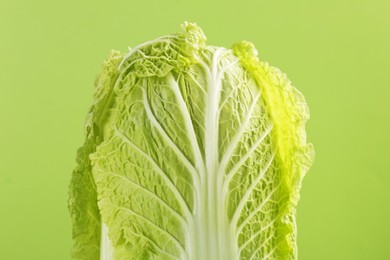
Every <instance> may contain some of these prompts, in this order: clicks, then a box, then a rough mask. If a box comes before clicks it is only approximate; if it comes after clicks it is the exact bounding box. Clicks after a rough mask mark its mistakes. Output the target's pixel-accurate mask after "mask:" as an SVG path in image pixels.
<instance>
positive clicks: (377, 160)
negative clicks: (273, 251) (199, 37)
mask: <svg viewBox="0 0 390 260" xmlns="http://www.w3.org/2000/svg"><path fill="white" fill-rule="evenodd" d="M389 11H390V2H389V1H386V0H382V1H380V0H364V1H363V0H344V1H342V0H337V1H336V0H327V1H312V0H294V1H291V0H285V1H277V0H239V1H222V0H219V1H206V0H202V1H186V0H169V1H162V0H158V1H157V0H154V1H142V2H141V1H130V0H127V1H92V0H91V1H80V0H78V1H75V0H70V1H49V0H46V1H43V0H40V1H27V0H25V1H20V0H12V1H11V0H1V1H0V53H1V54H0V259H3V260H14V259H17V260H45V259H48V260H52V259H56V260H61V259H69V250H70V247H71V243H72V242H71V226H70V219H69V214H68V211H67V207H66V199H67V186H68V183H69V180H70V173H71V171H72V168H73V167H74V165H75V160H74V159H75V155H76V149H77V148H78V147H79V146H80V145H81V144H82V142H83V122H84V118H85V116H86V112H87V109H88V107H89V105H90V104H91V97H92V93H93V87H92V85H93V82H94V79H95V75H96V74H97V73H98V72H99V68H100V65H101V62H102V61H103V59H104V58H105V57H106V56H107V54H108V52H109V50H110V49H112V48H114V49H118V50H122V51H126V49H127V46H135V45H137V44H139V43H141V42H142V41H145V40H149V39H153V38H155V37H158V36H161V35H164V34H167V33H171V32H177V31H178V30H179V24H180V23H181V22H183V21H185V20H189V21H196V22H197V23H198V24H199V25H200V26H202V28H203V29H204V31H205V33H206V35H207V36H208V38H209V40H208V43H209V44H212V45H221V46H225V47H230V46H231V45H232V44H233V43H234V42H236V41H239V40H244V39H245V40H249V41H252V42H254V43H255V44H256V46H257V48H258V50H259V53H260V57H261V59H262V60H267V61H269V62H270V63H271V64H273V65H275V66H278V67H280V68H281V69H282V70H283V71H284V72H286V73H287V74H288V76H289V77H290V79H291V80H292V81H293V83H294V85H295V86H297V87H298V89H300V90H301V91H302V92H303V93H304V94H305V96H306V99H307V101H308V104H309V106H310V110H311V115H312V119H311V120H310V122H309V123H308V125H307V129H308V139H309V141H311V142H312V143H313V144H314V145H315V148H316V161H315V165H314V167H313V168H312V170H311V171H310V172H309V174H308V175H307V176H306V178H305V180H304V183H303V184H304V185H303V190H302V199H301V201H300V204H299V208H298V228H299V236H298V238H299V253H300V257H299V259H301V260H322V259H326V260H334V259H336V260H337V259H343V260H346V259H352V260H356V259H370V260H371V259H373V260H377V259H390V246H389V241H390V238H389V234H390V224H389V221H390V208H389V207H390V148H389V147H390V136H389V135H390V83H389V82H390V72H389V70H390V63H389V60H390V51H389V47H390V15H389Z"/></svg>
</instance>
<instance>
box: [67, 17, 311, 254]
mask: <svg viewBox="0 0 390 260" xmlns="http://www.w3.org/2000/svg"><path fill="white" fill-rule="evenodd" d="M205 43H206V37H205V35H204V34H203V32H202V30H201V29H200V28H199V27H198V26H197V25H196V24H193V23H185V24H184V25H183V32H182V33H179V34H172V35H167V36H164V37H161V38H158V39H156V40H153V41H149V42H145V43H143V44H141V45H139V46H137V47H135V48H134V49H132V50H130V51H129V53H127V54H121V53H119V52H117V51H113V52H112V53H111V55H110V57H109V58H108V59H107V60H106V61H105V63H104V65H103V72H102V73H101V75H100V76H99V77H98V79H97V81H96V83H95V85H96V92H95V96H94V103H93V105H92V107H91V109H90V111H89V113H88V117H87V120H86V127H85V130H86V141H85V144H84V146H83V147H81V148H80V149H79V152H78V156H77V163H78V165H77V167H76V169H75V170H74V172H73V176H72V182H71V185H70V197H69V208H70V212H71V215H72V219H73V237H74V239H75V244H74V248H73V256H74V257H75V258H79V259H89V260H90V259H99V258H100V259H121V260H122V259H193V260H218V259H221V260H230V259H296V258H297V249H296V222H295V210H296V205H297V202H298V199H299V190H300V187H301V182H302V178H303V176H304V174H305V173H306V172H307V170H308V169H309V167H310V165H311V163H312V160H313V155H314V152H313V148H312V146H311V145H310V144H306V134H305V130H304V124H305V122H306V121H307V119H308V118H309V112H308V109H307V105H306V102H305V100H304V97H303V95H302V94H301V93H300V92H298V91H297V90H296V89H295V88H294V87H292V86H291V83H290V81H289V80H288V79H287V78H286V76H285V75H284V74H283V73H281V72H280V71H279V70H278V69H277V68H274V67H271V66H269V65H268V64H267V63H265V62H261V61H259V59H258V57H257V51H256V49H255V48H254V46H253V45H252V44H251V43H249V42H241V43H238V44H236V45H234V46H233V48H232V49H225V48H220V47H214V46H207V45H206V44H205Z"/></svg>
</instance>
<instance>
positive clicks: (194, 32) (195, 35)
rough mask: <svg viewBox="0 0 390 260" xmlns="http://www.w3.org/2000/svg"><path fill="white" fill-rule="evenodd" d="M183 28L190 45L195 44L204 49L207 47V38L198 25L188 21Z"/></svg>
mask: <svg viewBox="0 0 390 260" xmlns="http://www.w3.org/2000/svg"><path fill="white" fill-rule="evenodd" d="M181 28H182V30H183V31H184V32H185V37H186V38H187V39H188V42H189V43H192V44H194V45H195V46H196V47H203V46H205V45H206V40H207V37H206V35H205V34H204V32H203V30H202V28H200V27H199V26H198V25H197V24H196V23H192V22H187V21H186V22H184V23H183V24H182V25H181Z"/></svg>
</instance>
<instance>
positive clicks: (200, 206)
mask: <svg viewBox="0 0 390 260" xmlns="http://www.w3.org/2000/svg"><path fill="white" fill-rule="evenodd" d="M223 50H224V49H223V48H218V49H216V50H215V52H214V55H213V58H212V64H211V68H210V67H209V66H207V65H206V64H204V62H203V61H199V63H200V65H201V66H203V67H204V71H205V73H206V75H207V79H208V80H207V81H208V82H207V83H208V88H207V95H206V98H207V100H206V113H205V135H204V140H205V161H204V164H205V174H204V175H203V176H202V177H203V178H201V181H200V185H201V187H199V189H198V190H199V191H200V194H198V196H197V198H198V199H197V206H196V211H195V212H194V228H193V229H192V230H191V231H192V232H194V234H192V235H191V237H192V238H193V239H197V240H198V241H193V242H194V243H193V245H192V246H194V247H195V249H194V250H191V251H192V252H193V254H192V255H191V260H198V259H204V260H230V259H234V258H235V253H234V251H235V247H237V246H236V245H234V244H233V243H231V242H232V239H231V238H232V236H231V234H230V233H231V232H230V226H229V224H228V220H227V215H226V212H225V207H224V206H225V203H224V199H223V197H222V196H221V195H222V194H220V193H219V192H218V189H217V187H219V186H220V185H219V184H218V179H219V178H218V168H219V165H218V161H219V160H218V114H219V109H218V106H219V101H220V94H221V87H222V80H221V77H222V76H223V75H222V74H221V73H219V70H218V63H219V62H220V60H221V56H222V54H223Z"/></svg>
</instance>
